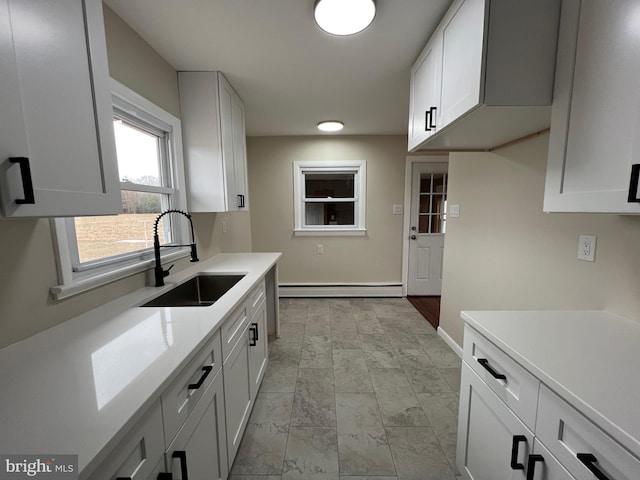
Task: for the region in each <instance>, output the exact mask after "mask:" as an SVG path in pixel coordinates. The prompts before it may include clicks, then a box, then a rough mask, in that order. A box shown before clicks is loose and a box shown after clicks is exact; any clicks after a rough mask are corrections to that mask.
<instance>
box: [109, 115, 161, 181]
mask: <svg viewBox="0 0 640 480" xmlns="http://www.w3.org/2000/svg"><path fill="white" fill-rule="evenodd" d="M113 128H114V131H115V137H116V153H117V156H118V171H119V173H120V180H121V181H123V182H125V181H128V182H132V183H137V184H140V185H153V186H160V185H161V178H160V158H161V157H160V144H159V137H158V136H157V135H154V134H152V133H148V132H145V131H143V130H141V129H139V128H137V127H135V126H133V125H131V124H128V123H126V122H124V121H123V120H120V119H114V120H113Z"/></svg>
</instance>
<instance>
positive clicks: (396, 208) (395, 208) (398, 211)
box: [393, 205, 402, 215]
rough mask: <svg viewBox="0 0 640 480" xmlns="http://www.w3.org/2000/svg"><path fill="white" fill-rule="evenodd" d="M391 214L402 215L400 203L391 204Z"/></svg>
mask: <svg viewBox="0 0 640 480" xmlns="http://www.w3.org/2000/svg"><path fill="white" fill-rule="evenodd" d="M393 214H394V215H402V205H394V206H393Z"/></svg>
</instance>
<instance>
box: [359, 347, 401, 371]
mask: <svg viewBox="0 0 640 480" xmlns="http://www.w3.org/2000/svg"><path fill="white" fill-rule="evenodd" d="M364 358H365V360H366V361H367V366H368V367H369V368H370V369H371V368H400V362H398V359H397V358H396V356H395V354H394V353H393V351H392V350H374V351H372V352H364Z"/></svg>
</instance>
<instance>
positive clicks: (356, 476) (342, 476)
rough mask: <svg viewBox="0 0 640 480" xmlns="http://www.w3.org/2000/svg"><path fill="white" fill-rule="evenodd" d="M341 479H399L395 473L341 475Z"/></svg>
mask: <svg viewBox="0 0 640 480" xmlns="http://www.w3.org/2000/svg"><path fill="white" fill-rule="evenodd" d="M340 480H398V477H396V476H395V475H394V476H389V475H340Z"/></svg>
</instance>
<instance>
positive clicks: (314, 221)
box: [305, 202, 355, 225]
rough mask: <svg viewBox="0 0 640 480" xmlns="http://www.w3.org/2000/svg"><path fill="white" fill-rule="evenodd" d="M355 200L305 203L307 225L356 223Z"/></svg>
mask: <svg viewBox="0 0 640 480" xmlns="http://www.w3.org/2000/svg"><path fill="white" fill-rule="evenodd" d="M354 209H355V202H326V203H325V202H313V203H309V202H307V203H305V225H354V224H355V220H354V218H355V217H354Z"/></svg>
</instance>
